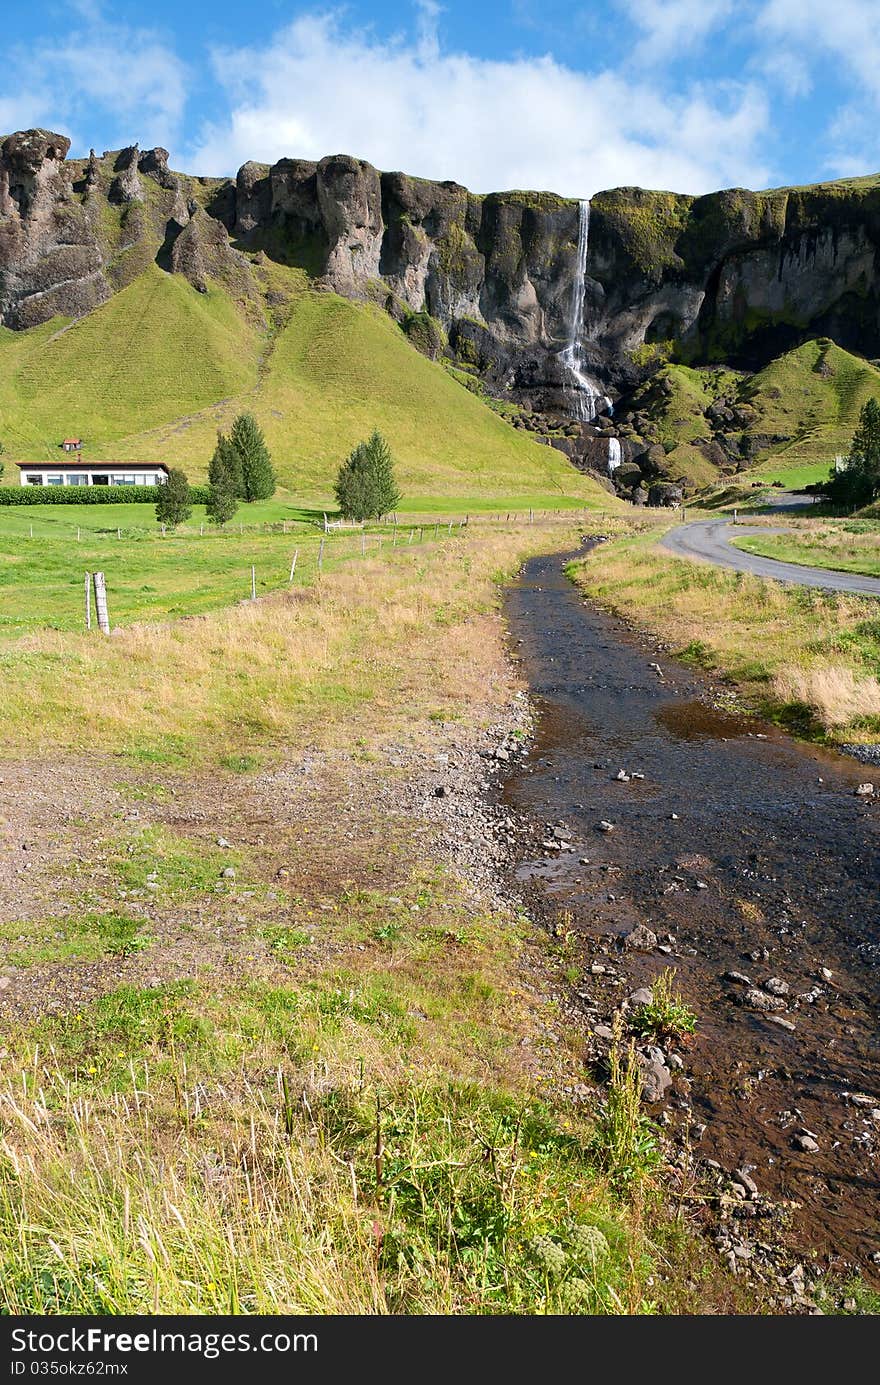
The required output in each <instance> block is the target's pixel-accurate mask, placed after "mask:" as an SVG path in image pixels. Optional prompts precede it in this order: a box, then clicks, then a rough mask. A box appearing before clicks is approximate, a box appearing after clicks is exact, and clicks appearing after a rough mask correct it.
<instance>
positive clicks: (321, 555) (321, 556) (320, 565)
mask: <svg viewBox="0 0 880 1385" xmlns="http://www.w3.org/2000/svg"><path fill="white" fill-rule="evenodd" d="M326 542H327V540H326V539H322V540H321V547H320V548H319V549H318V571H319V572H320V571H321V570H322V568H323V566H324V544H325V543H326Z"/></svg>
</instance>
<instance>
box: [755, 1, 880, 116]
mask: <svg viewBox="0 0 880 1385" xmlns="http://www.w3.org/2000/svg"><path fill="white" fill-rule="evenodd" d="M756 27H757V32H758V35H759V37H760V38H761V39H763V40H765V41H766V40H769V41H770V42H771V43H772V44H774V45H778V46H779V47H780V48H781V50H782V52H783V53H785V54H787V55H789V56H790V57H794V56H799V57H800V59H801V61H802V62H803V63H805V64H810V65H811V66H813V67H820V68H824V69H825V72H826V75H827V63H828V60H829V59H832V60H833V62H834V69H833V75H834V76H835V77H836V78H837V79H838V80H839V79H840V78H841V76H848V77H850V78H855V80H856V81H857V82H858V83H859V85H860V86H861V87H862V88H863V89H864V90H865V91H866V92H868V93H870V94H871V96H873V97H874V98H875V99H878V100H880V6H878V5H877V3H876V0H834V3H833V4H831V3H829V0H769V3H767V4H766V5H765V6H764V7H763V9H762V11H761V13H760V14H759V15H758V16H757V19H756Z"/></svg>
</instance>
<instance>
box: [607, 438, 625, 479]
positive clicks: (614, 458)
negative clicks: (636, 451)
mask: <svg viewBox="0 0 880 1385" xmlns="http://www.w3.org/2000/svg"><path fill="white" fill-rule="evenodd" d="M622 461H623V457H622V455H621V451H620V438H609V439H608V475H609V476H611V475H613V473H614V472H615V471H616V470H617V468H618V467H619V466H620V463H621V462H622Z"/></svg>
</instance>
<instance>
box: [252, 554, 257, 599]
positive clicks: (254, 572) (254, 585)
mask: <svg viewBox="0 0 880 1385" xmlns="http://www.w3.org/2000/svg"><path fill="white" fill-rule="evenodd" d="M256 599H257V569H256V568H255V567H254V565H253V563H251V601H256Z"/></svg>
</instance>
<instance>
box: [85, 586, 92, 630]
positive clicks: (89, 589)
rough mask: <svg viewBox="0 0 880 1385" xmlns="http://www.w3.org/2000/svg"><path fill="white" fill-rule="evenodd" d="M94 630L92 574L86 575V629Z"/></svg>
mask: <svg viewBox="0 0 880 1385" xmlns="http://www.w3.org/2000/svg"><path fill="white" fill-rule="evenodd" d="M91 628H92V574H91V573H90V572H87V573H86V629H87V630H91Z"/></svg>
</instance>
